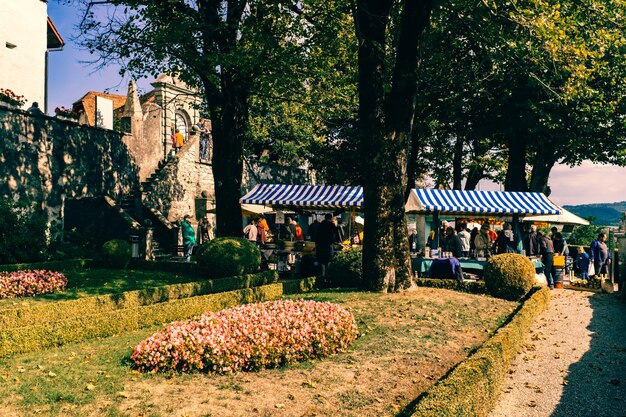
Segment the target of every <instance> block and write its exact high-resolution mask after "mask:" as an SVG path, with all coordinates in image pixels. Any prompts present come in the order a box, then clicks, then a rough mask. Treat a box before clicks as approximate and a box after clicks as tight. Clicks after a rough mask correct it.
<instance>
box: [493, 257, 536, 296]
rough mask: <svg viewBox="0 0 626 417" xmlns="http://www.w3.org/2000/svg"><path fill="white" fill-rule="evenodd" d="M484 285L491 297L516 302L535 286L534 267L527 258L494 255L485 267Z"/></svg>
mask: <svg viewBox="0 0 626 417" xmlns="http://www.w3.org/2000/svg"><path fill="white" fill-rule="evenodd" d="M484 272H485V285H486V286H487V290H488V291H489V293H490V294H491V295H493V296H494V297H498V298H504V299H505V300H510V301H517V300H519V299H521V298H522V297H524V296H525V295H526V294H527V293H528V291H529V290H530V289H531V288H532V287H533V285H534V284H535V267H534V266H533V263H532V262H531V261H530V259H528V258H527V257H525V256H523V255H518V254H515V253H503V254H501V255H496V256H494V257H492V258H490V259H489V261H487V264H486V265H485V271H484Z"/></svg>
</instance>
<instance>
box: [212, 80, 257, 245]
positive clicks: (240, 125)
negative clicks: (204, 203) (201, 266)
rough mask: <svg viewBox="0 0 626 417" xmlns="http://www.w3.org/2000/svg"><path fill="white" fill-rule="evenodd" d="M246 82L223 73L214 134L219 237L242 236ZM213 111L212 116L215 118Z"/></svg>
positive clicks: (214, 174)
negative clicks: (240, 202)
mask: <svg viewBox="0 0 626 417" xmlns="http://www.w3.org/2000/svg"><path fill="white" fill-rule="evenodd" d="M248 96H249V90H248V88H247V83H245V82H242V81H237V80H235V79H234V77H233V76H232V73H230V72H227V71H225V72H224V74H223V75H222V89H221V94H220V98H221V106H220V109H219V110H218V111H215V112H212V113H214V114H217V120H219V123H217V126H215V127H216V129H214V133H213V141H214V142H213V159H212V162H213V178H214V180H215V208H216V236H241V234H242V232H241V228H242V216H241V205H240V204H239V198H240V197H241V180H242V173H243V140H244V136H245V128H246V123H247V118H248ZM214 114H212V117H215V116H214Z"/></svg>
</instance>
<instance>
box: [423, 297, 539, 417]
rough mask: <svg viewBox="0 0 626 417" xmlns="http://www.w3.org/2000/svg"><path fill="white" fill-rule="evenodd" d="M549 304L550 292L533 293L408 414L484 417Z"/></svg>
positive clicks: (433, 416) (437, 416)
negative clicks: (492, 334)
mask: <svg viewBox="0 0 626 417" xmlns="http://www.w3.org/2000/svg"><path fill="white" fill-rule="evenodd" d="M549 302H550V290H548V289H547V288H546V287H543V288H541V289H538V290H537V291H536V292H534V293H533V295H532V296H531V297H530V298H529V299H528V300H527V301H526V302H525V303H524V305H523V306H521V308H520V309H519V310H518V311H516V312H515V315H514V316H513V318H512V319H511V321H510V322H509V323H508V324H507V325H506V326H504V327H503V328H501V329H500V330H499V331H498V333H497V334H496V335H495V336H494V337H492V338H491V339H489V340H488V341H487V342H485V344H483V345H482V346H481V347H480V348H479V349H478V350H477V351H476V352H475V353H474V354H473V355H472V356H470V357H469V358H468V359H466V360H465V361H463V362H461V363H460V364H459V366H457V367H456V368H455V369H454V370H453V371H452V372H451V373H450V374H449V375H447V376H446V377H445V378H443V379H442V380H440V381H439V382H437V384H435V386H433V387H432V388H430V389H429V390H428V391H426V392H425V393H424V395H423V396H421V398H420V400H419V402H418V403H417V404H416V406H415V410H414V411H413V414H412V415H413V416H415V417H417V416H419V417H439V416H484V415H487V414H488V413H489V412H490V411H491V410H492V408H493V406H494V405H495V402H496V400H497V399H498V396H499V394H500V390H501V389H502V384H503V383H504V381H505V378H506V376H507V373H508V371H509V365H510V364H511V361H512V360H513V358H514V357H515V356H516V355H517V352H518V351H519V350H520V349H521V348H522V345H523V343H525V339H526V337H527V335H528V331H529V330H530V327H531V326H532V325H533V324H534V322H535V320H536V319H537V317H539V315H540V314H541V313H542V312H543V311H545V310H546V309H547V308H548V304H549ZM451 398H454V400H453V401H451V400H450V399H451Z"/></svg>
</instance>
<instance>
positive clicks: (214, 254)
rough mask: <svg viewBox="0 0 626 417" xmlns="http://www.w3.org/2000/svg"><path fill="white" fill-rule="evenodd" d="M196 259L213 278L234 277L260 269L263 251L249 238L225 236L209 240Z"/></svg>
mask: <svg viewBox="0 0 626 417" xmlns="http://www.w3.org/2000/svg"><path fill="white" fill-rule="evenodd" d="M196 260H197V261H198V265H199V266H200V268H202V269H203V270H205V271H206V272H207V274H208V276H209V277H211V278H221V277H232V276H236V275H244V274H251V273H254V272H256V271H258V269H259V266H260V265H261V251H260V250H259V248H258V247H257V246H256V245H255V244H254V243H251V242H250V241H248V240H247V239H244V238H238V237H223V238H217V239H213V240H211V241H210V242H208V243H207V244H206V246H205V247H204V248H202V251H201V252H200V253H198V255H197V257H196Z"/></svg>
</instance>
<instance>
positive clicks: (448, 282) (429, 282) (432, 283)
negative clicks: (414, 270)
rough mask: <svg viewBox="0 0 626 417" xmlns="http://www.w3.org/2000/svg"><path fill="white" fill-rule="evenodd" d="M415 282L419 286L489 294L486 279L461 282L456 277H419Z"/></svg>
mask: <svg viewBox="0 0 626 417" xmlns="http://www.w3.org/2000/svg"><path fill="white" fill-rule="evenodd" d="M415 283H416V284H417V286H418V287H430V288H443V289H446V290H455V291H460V292H467V293H470V294H487V287H485V282H484V281H463V282H459V281H457V280H456V279H438V278H417V279H416V280H415Z"/></svg>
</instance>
